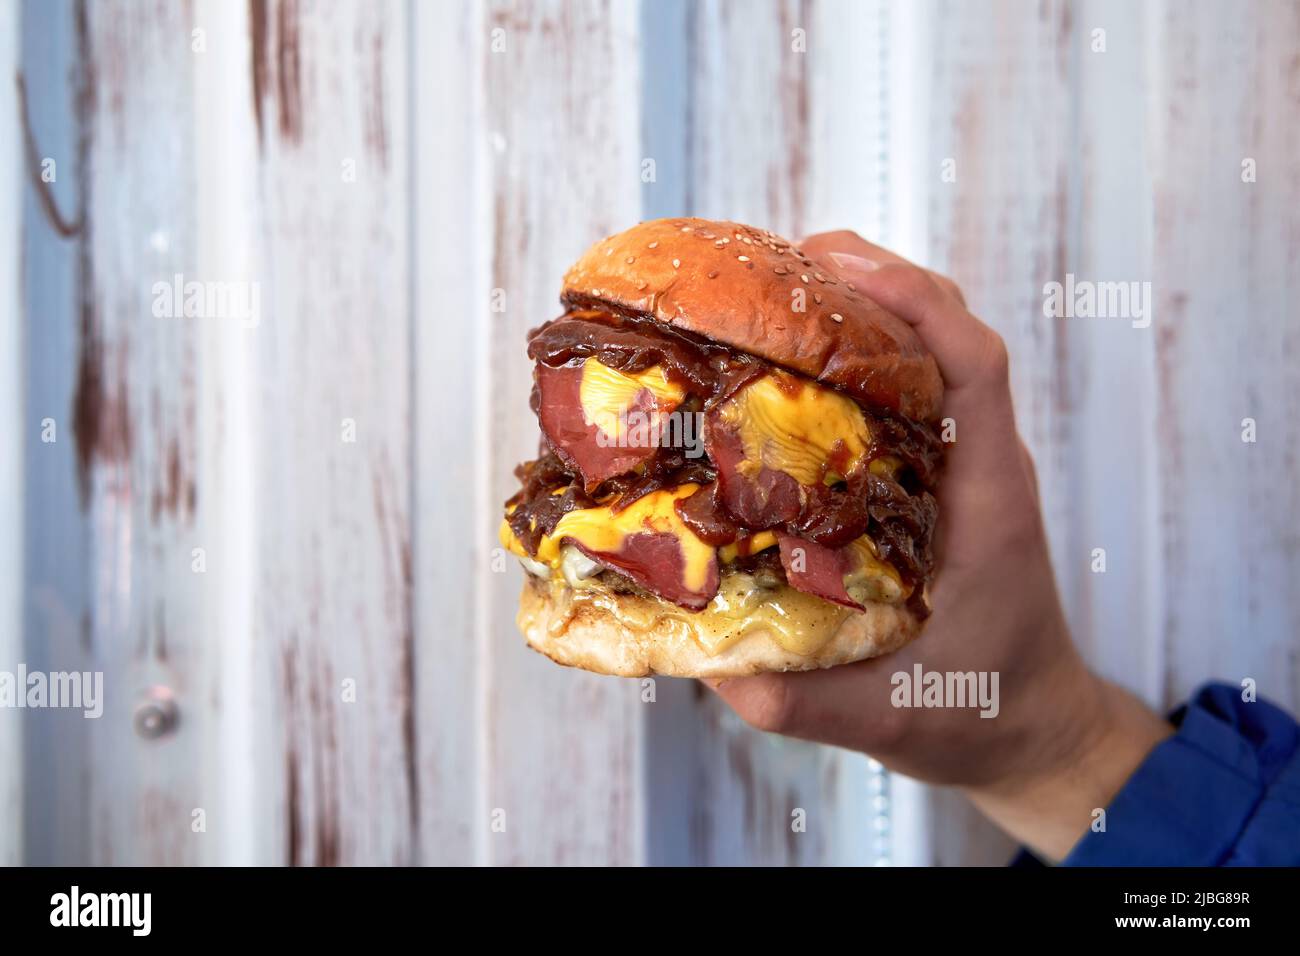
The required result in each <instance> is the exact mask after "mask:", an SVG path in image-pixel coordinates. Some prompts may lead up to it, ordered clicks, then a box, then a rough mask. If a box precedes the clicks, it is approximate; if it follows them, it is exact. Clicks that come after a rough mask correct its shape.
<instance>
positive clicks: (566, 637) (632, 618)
mask: <svg viewBox="0 0 1300 956" xmlns="http://www.w3.org/2000/svg"><path fill="white" fill-rule="evenodd" d="M525 577H526V580H525V581H524V588H523V593H522V594H520V596H519V615H518V618H517V623H518V625H519V630H520V631H521V632H522V633H523V635H524V638H525V640H527V641H528V645H529V647H531V648H533V650H535V651H539V652H540V653H542V654H545V655H546V656H547V657H549V658H550V659H551V660H553V661H555V663H557V664H564V665H566V666H568V667H580V668H582V669H583V670H588V671H594V672H595V673H597V674H609V675H611V676H615V677H647V676H650V675H661V676H666V677H710V678H721V677H750V676H752V675H754V674H764V673H767V672H769V671H809V670H817V669H819V668H823V667H835V666H837V665H839V664H851V663H853V662H854V661H861V660H866V659H867V658H869V657H879V656H881V655H882V654H889V653H891V652H893V651H896V650H898V649H899V648H900V647H902V646H903V645H904V644H906V643H907V642H908V641H910V640H912V638H914V637H916V636H917V634H918V633H920V629H921V625H920V622H918V621H917V619H916V617H915V616H914V615H913V614H912V612H911V611H909V610H908V609H907V607H905V606H904V605H901V604H898V605H895V604H883V603H880V602H868V603H867V604H866V609H865V610H863V611H854V612H851V613H848V614H846V615H844V616H843V620H842V621H841V622H840V623H839V625H838V627H836V628H835V629H834V631H833V633H832V634H831V636H830V637H829V639H828V640H827V641H826V642H825V643H824V644H822V645H821V647H820V648H819V649H818V650H817V651H816V652H814V653H812V654H799V653H795V652H793V651H790V650H787V649H786V648H784V647H782V646H781V644H779V643H778V642H777V640H776V639H775V638H774V635H773V633H772V632H771V631H770V630H765V629H763V628H761V627H758V628H755V629H754V630H752V631H750V632H749V633H748V634H746V635H745V636H744V637H743V638H741V639H740V640H739V641H737V642H736V643H734V644H732V645H731V646H730V647H728V648H727V649H726V650H724V651H722V652H720V653H718V654H716V655H710V654H709V653H708V652H707V651H705V650H704V648H703V647H702V646H701V645H700V644H699V643H698V642H697V641H696V640H694V639H693V638H692V637H691V636H690V635H689V634H688V633H686V632H685V630H684V629H682V628H678V627H671V626H665V622H666V621H667V620H669V619H671V618H674V617H679V616H680V615H679V612H678V609H677V608H675V607H674V606H673V605H671V604H668V603H667V602H666V601H661V600H659V599H658V598H655V597H649V596H642V595H639V594H619V593H614V592H607V593H606V594H604V595H602V598H601V600H600V602H599V603H592V602H581V603H579V602H572V601H571V600H570V597H571V596H570V595H568V594H565V593H564V589H563V588H558V587H556V586H553V585H551V584H550V583H548V582H546V581H543V580H540V579H538V578H535V577H533V576H531V575H525Z"/></svg>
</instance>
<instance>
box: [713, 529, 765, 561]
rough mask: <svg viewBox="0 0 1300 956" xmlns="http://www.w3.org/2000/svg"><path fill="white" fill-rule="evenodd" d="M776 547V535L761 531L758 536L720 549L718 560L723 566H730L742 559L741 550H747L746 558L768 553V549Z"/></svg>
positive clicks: (725, 545)
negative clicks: (737, 559)
mask: <svg viewBox="0 0 1300 956" xmlns="http://www.w3.org/2000/svg"><path fill="white" fill-rule="evenodd" d="M775 545H776V533H775V532H773V531H760V532H758V534H751V535H750V536H749V537H747V538H740V539H738V540H737V541H736V542H735V543H734V544H724V545H723V546H722V547H720V548H719V549H718V560H719V561H721V562H722V563H723V564H730V563H731V562H732V561H735V560H736V558H738V557H740V556H741V554H740V549H741V548H742V547H744V548H745V556H746V557H748V556H749V555H751V554H758V552H760V551H766V550H767V549H768V548H771V547H774V546H775Z"/></svg>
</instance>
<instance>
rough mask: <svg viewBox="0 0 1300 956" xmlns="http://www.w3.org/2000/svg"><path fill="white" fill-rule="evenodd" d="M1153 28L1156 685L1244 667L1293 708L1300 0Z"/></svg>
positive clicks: (1161, 17) (1238, 676) (1296, 686)
mask: <svg viewBox="0 0 1300 956" xmlns="http://www.w3.org/2000/svg"><path fill="white" fill-rule="evenodd" d="M1151 29H1152V31H1153V36H1156V37H1159V39H1160V52H1159V56H1158V57H1157V58H1156V60H1155V62H1154V63H1153V69H1152V78H1153V81H1154V82H1155V83H1156V84H1158V88H1159V89H1160V91H1161V93H1162V95H1161V96H1160V97H1158V98H1157V99H1156V100H1155V101H1153V102H1152V103H1151V104H1150V112H1149V114H1148V124H1149V129H1150V130H1151V131H1152V134H1153V140H1154V142H1153V144H1152V147H1151V154H1150V162H1151V168H1152V178H1153V184H1154V193H1155V195H1154V234H1153V236H1152V242H1153V264H1154V269H1153V275H1152V284H1153V287H1154V290H1155V296H1156V303H1157V306H1156V321H1155V323H1154V324H1153V328H1154V330H1155V332H1156V347H1157V351H1156V389H1157V396H1158V398H1157V405H1156V408H1157V417H1156V433H1155V436H1154V438H1155V440H1156V443H1157V444H1156V447H1157V449H1158V456H1157V458H1156V461H1155V467H1156V474H1157V475H1158V489H1159V505H1160V510H1159V515H1160V530H1161V545H1162V555H1161V557H1162V562H1163V565H1164V574H1163V578H1164V584H1165V587H1164V592H1163V595H1162V597H1163V601H1164V606H1163V615H1162V619H1161V623H1162V627H1161V629H1160V632H1159V633H1158V634H1157V635H1153V636H1154V637H1157V638H1158V639H1159V640H1160V642H1161V647H1160V655H1161V657H1162V659H1163V661H1164V663H1165V667H1164V671H1163V686H1162V687H1161V688H1160V692H1161V698H1162V701H1163V702H1164V703H1171V702H1173V701H1175V700H1177V699H1179V698H1181V697H1183V696H1185V695H1186V694H1187V693H1188V692H1189V691H1190V690H1191V689H1192V688H1194V687H1195V686H1196V685H1197V684H1198V683H1200V682H1201V681H1203V680H1205V679H1207V678H1210V677H1218V678H1222V679H1224V680H1227V681H1230V682H1233V683H1236V682H1238V681H1240V680H1242V679H1244V678H1252V679H1254V680H1255V681H1256V682H1257V683H1258V687H1259V692H1260V693H1261V694H1262V695H1265V696H1268V697H1271V698H1272V699H1274V700H1276V701H1278V702H1279V703H1282V704H1284V705H1288V706H1290V707H1292V708H1293V709H1294V708H1295V707H1296V706H1297V704H1300V647H1298V645H1297V635H1298V634H1300V587H1298V586H1297V585H1300V481H1297V474H1298V469H1300V461H1298V460H1297V457H1296V454H1297V453H1296V449H1297V447H1300V423H1298V422H1297V419H1296V414H1295V404H1296V399H1297V396H1300V307H1298V306H1297V304H1296V303H1297V297H1298V296H1300V124H1297V122H1296V118H1297V116H1298V115H1300V49H1298V46H1300V40H1298V39H1297V38H1298V37H1300V6H1297V5H1296V4H1294V3H1281V2H1277V3H1261V4H1253V5H1250V6H1248V7H1244V8H1242V9H1241V10H1239V11H1236V15H1234V16H1231V17H1228V16H1224V12H1223V9H1222V7H1220V6H1219V5H1217V4H1214V3H1211V2H1198V3H1195V4H1182V3H1166V4H1162V5H1161V6H1160V7H1159V9H1158V10H1156V11H1153V12H1152V16H1151ZM1248 161H1250V162H1252V163H1253V176H1252V177H1251V178H1253V181H1245V180H1246V178H1247V174H1248V173H1251V172H1252V169H1251V168H1250V167H1248V166H1247V165H1246V164H1247V162H1248ZM1245 419H1252V420H1253V421H1254V423H1255V429H1256V434H1255V441H1253V442H1247V441H1243V433H1244V428H1245V427H1247V426H1245V425H1244V424H1243V422H1244V420H1245Z"/></svg>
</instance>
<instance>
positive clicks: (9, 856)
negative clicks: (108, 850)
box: [0, 3, 26, 866]
mask: <svg viewBox="0 0 1300 956" xmlns="http://www.w3.org/2000/svg"><path fill="white" fill-rule="evenodd" d="M19 29H20V23H19V19H18V7H17V5H16V4H12V3H8V4H5V5H4V6H0V76H10V75H13V74H15V73H16V72H17V70H18V55H19V39H20V33H19ZM0 142H3V143H4V147H3V149H0V184H2V185H0V290H3V291H2V292H0V435H3V439H0V441H3V448H4V451H3V452H0V501H3V502H13V503H17V502H21V501H22V498H23V474H22V467H23V457H24V456H23V453H22V443H23V435H24V429H23V416H24V407H25V404H26V403H25V402H24V401H23V350H22V342H23V334H22V329H23V324H22V294H21V291H20V288H21V287H20V281H21V280H20V278H19V277H20V269H21V261H22V260H21V258H20V256H21V249H22V222H23V219H22V212H21V203H22V183H23V178H22V176H23V166H24V161H23V154H22V145H21V144H22V121H21V120H20V118H19V115H18V100H17V98H16V97H12V96H2V95H0ZM24 520H25V516H24V512H23V509H22V508H21V507H15V506H13V505H7V506H5V507H3V508H2V509H0V670H5V671H9V672H11V673H12V672H13V670H14V669H15V668H16V666H17V664H18V662H19V661H20V660H22V634H23V612H22V608H23V597H22V586H23V578H22V552H23V522H24ZM22 744H23V741H22V726H21V724H19V722H18V720H17V719H11V718H10V716H9V715H6V716H5V717H3V718H0V767H5V768H18V767H20V766H21V764H22V759H23V749H22ZM22 784H23V775H22V774H21V773H18V772H6V773H4V774H3V775H2V776H0V866H14V865H16V864H18V863H19V862H21V860H22V832H23V792H22Z"/></svg>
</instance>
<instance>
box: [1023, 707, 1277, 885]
mask: <svg viewBox="0 0 1300 956" xmlns="http://www.w3.org/2000/svg"><path fill="white" fill-rule="evenodd" d="M1170 720H1171V721H1172V722H1173V723H1174V724H1175V725H1176V726H1177V728H1178V732H1177V733H1176V734H1174V735H1173V736H1172V737H1170V738H1168V739H1167V740H1165V741H1163V742H1162V743H1160V744H1159V745H1158V746H1157V747H1156V748H1155V750H1153V751H1151V754H1150V756H1148V757H1147V759H1146V761H1145V762H1144V763H1143V764H1142V765H1141V766H1140V767H1138V769H1137V770H1136V771H1135V772H1134V774H1133V776H1132V777H1131V778H1129V781H1128V783H1126V784H1125V785H1124V789H1122V790H1121V791H1120V792H1119V793H1118V794H1117V795H1116V796H1115V799H1114V800H1113V801H1112V802H1111V805H1110V806H1109V807H1107V808H1106V819H1105V823H1106V829H1105V831H1104V832H1098V831H1090V832H1089V833H1088V834H1087V835H1086V836H1084V837H1083V839H1081V840H1080V841H1079V842H1078V844H1076V845H1075V847H1074V849H1073V850H1072V851H1071V852H1070V855H1069V856H1068V857H1066V859H1065V860H1064V861H1063V863H1062V865H1064V866H1296V865H1300V728H1298V727H1297V725H1296V722H1295V720H1294V719H1293V718H1292V717H1291V716H1290V715H1289V714H1287V713H1286V711H1284V710H1282V709H1281V708H1279V707H1275V706H1274V705H1273V704H1270V703H1268V702H1267V701H1263V700H1257V701H1253V702H1247V701H1243V700H1242V699H1241V690H1240V688H1235V687H1232V686H1230V685H1226V684H1209V685H1207V686H1205V687H1203V688H1201V690H1200V691H1199V692H1198V693H1197V694H1196V696H1195V697H1193V698H1192V700H1191V701H1190V702H1189V703H1187V704H1186V705H1185V706H1183V707H1181V708H1179V709H1178V710H1177V711H1175V712H1174V713H1173V714H1172V715H1171V717H1170ZM1024 856H1025V855H1024V854H1022V856H1021V857H1020V858H1018V859H1017V860H1016V861H1014V863H1015V864H1018V865H1025V864H1026V863H1029V861H1028V860H1026V859H1025V858H1024ZM1031 865H1032V864H1031Z"/></svg>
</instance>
